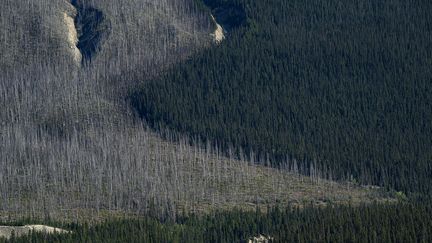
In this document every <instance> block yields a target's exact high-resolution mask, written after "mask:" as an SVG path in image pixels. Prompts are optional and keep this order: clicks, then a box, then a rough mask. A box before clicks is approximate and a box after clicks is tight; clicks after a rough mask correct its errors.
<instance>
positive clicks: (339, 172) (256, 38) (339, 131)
mask: <svg viewBox="0 0 432 243" xmlns="http://www.w3.org/2000/svg"><path fill="white" fill-rule="evenodd" d="M227 2H229V3H230V4H236V6H241V7H242V8H243V9H244V10H245V11H246V16H247V20H246V22H247V25H244V26H242V27H240V28H238V29H236V30H234V31H233V32H232V33H231V35H230V36H229V39H228V40H227V41H226V42H224V43H223V44H222V45H220V46H218V47H217V48H212V49H210V50H207V51H206V52H204V53H202V54H201V55H199V56H197V57H196V58H194V59H192V60H190V61H188V62H186V63H184V64H183V65H180V66H178V67H176V68H174V69H173V70H172V72H170V73H168V74H166V75H165V76H164V77H163V78H161V79H156V80H153V81H149V82H146V83H145V84H143V85H142V87H141V88H140V90H139V91H138V92H134V93H133V94H132V96H131V100H132V103H133V105H134V106H135V107H136V109H137V110H138V112H139V113H140V115H141V116H143V117H144V118H145V119H146V120H147V121H148V122H149V123H150V124H151V125H152V126H153V127H154V128H161V127H164V128H165V127H167V128H169V129H173V130H176V131H178V132H180V133H186V134H189V135H191V136H193V137H195V136H198V137H200V138H202V139H209V140H211V141H213V142H214V143H215V144H218V145H219V146H220V147H223V148H225V149H226V148H228V146H229V145H234V147H237V148H238V147H242V148H243V149H245V150H246V151H250V150H254V151H255V152H256V153H258V154H259V155H261V156H262V157H266V155H267V154H270V157H271V158H273V161H274V162H273V163H274V165H277V164H278V163H280V161H282V160H285V158H286V156H287V155H288V156H289V157H290V158H295V159H297V160H300V161H302V162H303V163H304V164H305V165H304V166H308V165H309V164H310V161H315V160H316V161H317V164H318V166H319V167H320V168H321V170H324V169H326V170H327V169H328V171H332V173H333V176H335V177H337V178H345V179H347V178H350V177H351V175H352V176H353V177H354V178H356V179H357V180H359V181H360V182H361V183H374V184H379V185H383V186H390V187H392V188H396V189H397V190H405V191H415V192H423V193H430V192H432V186H431V185H432V180H431V178H432V168H431V164H432V80H431V79H432V68H431V65H432V41H431V39H430V36H431V34H432V33H431V31H432V15H431V14H430V12H431V11H432V2H430V1H417V2H416V3H413V2H410V1H403V0H394V1H386V0H366V1H354V0H347V1H336V0H330V1H303V0H293V1H285V0H272V1H255V0H237V1H222V0H220V1H210V3H219V4H220V3H227ZM211 7H215V6H211Z"/></svg>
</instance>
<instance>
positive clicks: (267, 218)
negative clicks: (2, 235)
mask: <svg viewBox="0 0 432 243" xmlns="http://www.w3.org/2000/svg"><path fill="white" fill-rule="evenodd" d="M431 215H432V207H431V206H430V205H428V204H423V205H410V204H405V205H404V204H400V205H371V206H361V207H347V206H336V207H326V208H313V207H307V208H305V209H302V210H297V209H286V210H280V209H277V208H276V209H271V210H270V211H269V213H267V214H264V213H260V212H259V211H257V212H242V211H238V210H234V211H231V212H218V213H214V214H213V215H209V216H203V217H196V216H190V217H182V218H180V219H179V220H178V222H176V223H161V222H159V221H157V220H153V219H150V218H147V219H140V220H123V221H111V222H105V223H102V224H100V225H97V226H87V225H80V226H78V225H71V226H70V227H68V228H69V229H71V230H72V231H74V233H73V234H69V235H53V236H45V235H42V234H34V235H31V236H28V237H24V238H20V239H14V240H13V241H11V242H30V241H31V242H244V241H245V240H247V239H249V238H250V237H252V236H257V235H259V234H264V235H268V236H271V237H274V241H275V242H431V241H432V217H430V216H431Z"/></svg>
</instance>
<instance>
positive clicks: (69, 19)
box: [64, 13, 82, 63]
mask: <svg viewBox="0 0 432 243" xmlns="http://www.w3.org/2000/svg"><path fill="white" fill-rule="evenodd" d="M74 18H75V17H74V16H70V15H68V14H67V13H64V22H65V23H66V27H67V35H68V36H67V37H68V38H67V40H68V44H69V47H70V49H71V52H72V56H73V59H74V61H75V62H76V63H81V59H82V55H81V52H80V50H79V49H78V46H77V45H78V33H77V30H76V28H75V23H74Z"/></svg>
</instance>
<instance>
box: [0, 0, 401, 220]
mask: <svg viewBox="0 0 432 243" xmlns="http://www.w3.org/2000/svg"><path fill="white" fill-rule="evenodd" d="M216 18H217V17H216ZM72 19H73V21H72ZM0 20H1V22H0V29H1V30H2V35H1V36H0V38H1V39H0V45H1V48H0V50H1V52H0V54H1V59H0V72H1V73H2V75H1V76H0V158H1V160H0V168H2V169H1V170H0V195H1V198H2V200H1V201H0V211H1V213H0V215H3V216H5V218H8V217H7V215H9V216H12V218H14V217H20V216H34V217H39V218H46V219H48V218H56V219H68V220H71V218H72V216H73V217H75V219H77V218H78V219H79V218H80V217H85V216H87V217H89V216H94V215H96V216H101V214H102V215H103V212H106V211H109V212H124V213H138V214H143V213H146V212H148V211H152V210H153V209H155V207H156V209H158V210H156V212H157V213H160V214H161V215H164V214H168V215H171V216H174V215H176V213H177V212H178V211H182V210H185V211H195V212H208V211H211V210H214V209H216V208H233V207H235V206H238V207H242V208H247V209H253V208H255V206H257V205H258V206H264V205H273V204H276V203H277V202H280V203H282V204H284V205H286V204H288V203H291V204H296V205H303V204H304V203H310V202H312V203H314V204H319V205H322V204H327V203H332V202H335V203H344V204H345V203H353V204H359V203H362V202H364V203H370V202H373V201H394V195H392V194H391V193H387V192H386V191H384V190H382V189H377V188H370V187H361V186H359V185H357V184H356V183H335V182H332V181H328V180H323V179H319V176H320V175H319V174H318V173H316V174H311V175H310V176H308V177H305V176H299V175H298V174H294V173H291V172H288V171H289V170H288V168H286V169H284V170H278V169H270V168H266V167H263V166H257V165H256V164H254V163H251V162H250V161H249V162H247V160H245V159H244V158H243V159H241V158H234V156H227V154H226V153H221V152H220V151H218V149H216V148H215V147H214V146H211V145H210V144H209V145H206V146H203V144H202V143H200V142H198V141H193V140H191V141H189V139H185V140H182V139H181V136H175V139H168V140H164V139H162V138H161V136H160V135H157V134H154V133H153V132H150V131H149V128H148V127H147V125H146V123H145V122H143V121H142V120H140V119H137V118H136V117H135V115H134V111H132V110H130V108H129V103H128V101H127V97H126V95H127V91H128V90H130V89H132V90H133V89H134V88H135V87H136V85H137V83H138V80H139V82H146V81H149V80H150V79H154V78H155V77H159V76H160V75H161V74H162V73H164V72H167V70H168V69H169V68H172V67H173V66H174V65H176V64H178V63H179V62H182V61H185V60H187V59H190V58H191V56H192V55H195V54H197V53H199V52H202V51H203V50H204V49H205V48H210V47H214V48H219V47H216V45H213V44H212V42H213V40H212V38H213V37H212V33H214V31H215V23H214V22H213V21H212V19H211V15H210V13H209V12H208V11H204V10H201V8H199V7H197V6H195V4H194V1H193V0H162V1H153V0H145V1H143V0H131V1H108V0H106V1H105V0H93V1H74V2H69V1H55V2H54V3H51V2H44V1H33V2H24V1H12V0H5V1H4V3H2V7H1V9H0ZM74 29H75V30H74ZM81 60H84V61H81ZM182 88H183V89H185V90H186V89H187V86H185V87H182ZM164 135H165V136H166V137H167V138H170V136H169V132H165V133H164ZM168 141H170V142H168ZM171 141H177V142H171ZM222 154H223V155H222ZM291 166H294V164H293V163H290V164H289V166H287V167H291ZM297 166H298V167H299V168H300V167H301V166H300V165H297V164H296V165H295V166H294V167H295V168H296V167H297ZM294 167H293V168H292V169H293V170H292V172H298V170H296V169H294ZM155 205H156V206H155ZM80 211H83V212H85V213H83V214H80V213H79V212H80ZM89 211H90V212H92V213H88V212H89ZM101 217H102V216H101Z"/></svg>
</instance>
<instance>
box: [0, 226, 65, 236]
mask: <svg viewBox="0 0 432 243" xmlns="http://www.w3.org/2000/svg"><path fill="white" fill-rule="evenodd" d="M32 231H34V232H38V233H45V234H53V233H63V234H68V233H71V232H70V231H68V230H64V229H60V228H54V227H50V226H46V225H37V224H34V225H25V226H0V238H6V239H10V238H11V237H12V235H14V236H15V237H20V236H24V235H27V234H30V233H31V232H32Z"/></svg>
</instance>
